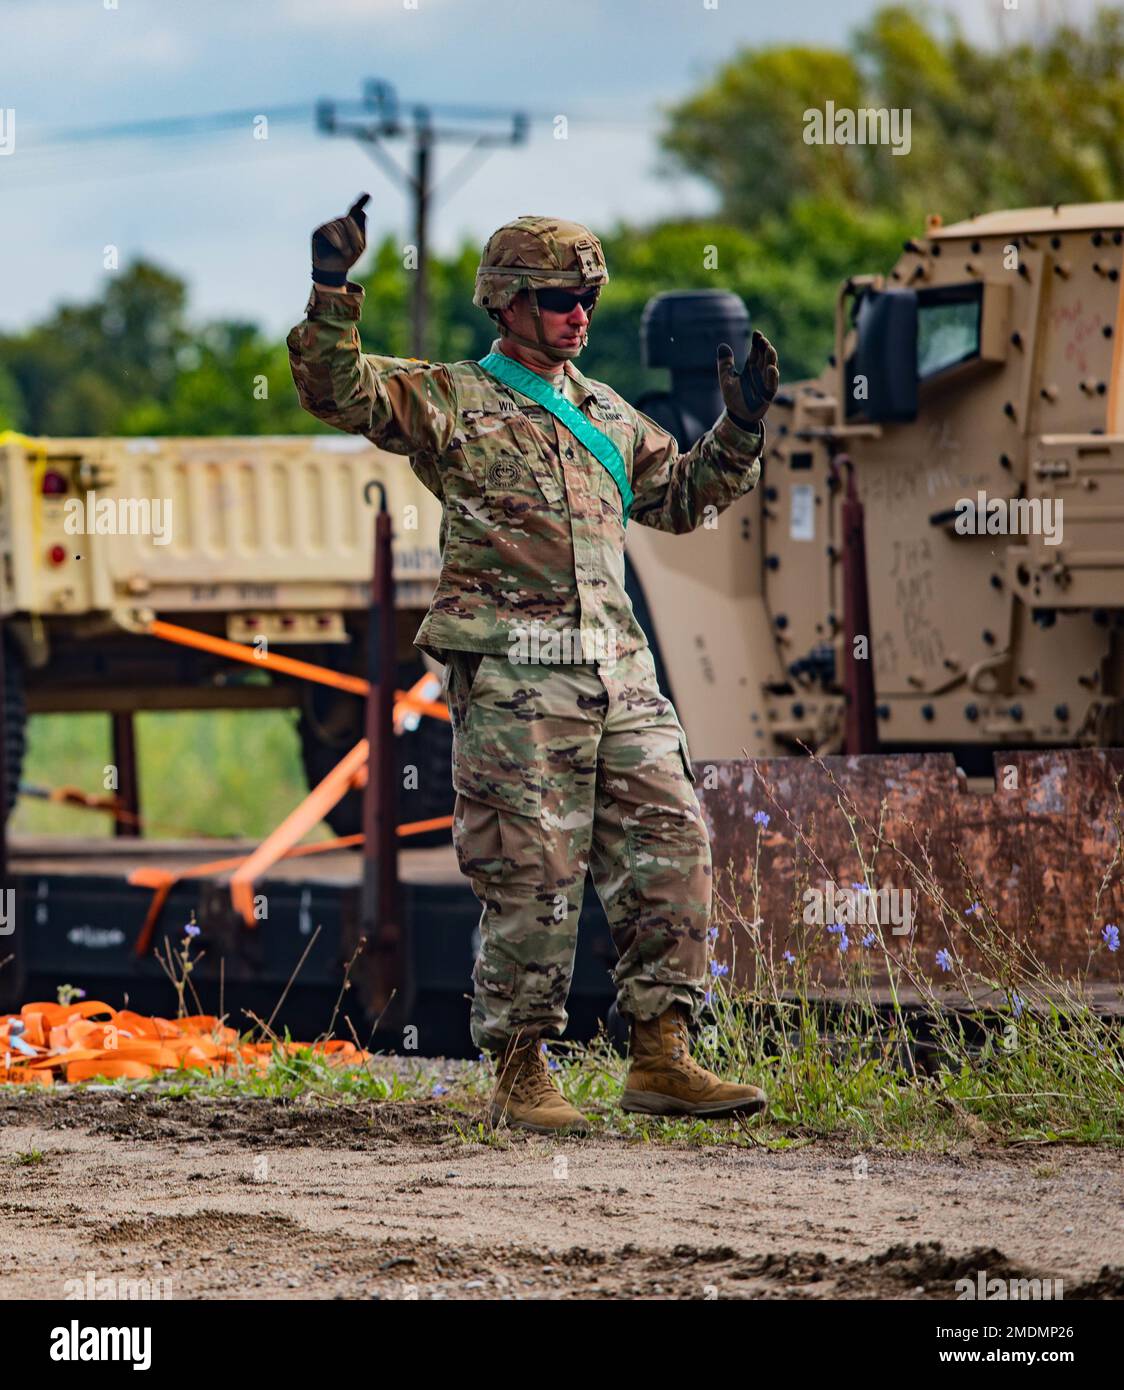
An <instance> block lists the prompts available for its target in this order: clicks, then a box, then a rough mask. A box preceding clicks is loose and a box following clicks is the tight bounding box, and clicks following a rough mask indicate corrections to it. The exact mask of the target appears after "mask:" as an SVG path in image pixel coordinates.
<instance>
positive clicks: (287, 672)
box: [147, 618, 449, 721]
mask: <svg viewBox="0 0 1124 1390" xmlns="http://www.w3.org/2000/svg"><path fill="white" fill-rule="evenodd" d="M147 631H148V633H149V635H150V636H152V637H159V638H161V640H162V641H165V642H178V643H179V645H180V646H181V647H194V648H196V650H198V651H202V652H212V653H213V654H214V655H215V656H225V657H228V658H229V659H230V660H231V661H245V662H246V663H248V664H249V665H250V666H257V667H258V668H259V669H262V668H264V669H265V670H267V671H277V672H279V673H280V674H281V675H284V676H296V677H297V678H298V679H300V680H306V681H314V682H316V684H318V685H331V686H335V688H336V689H337V690H346V691H348V692H349V693H350V694H352V695H367V694H369V693H370V690H371V685H370V682H369V681H366V680H364V679H363V677H362V676H348V675H345V674H344V673H343V672H342V671H333V670H332V669H331V668H330V667H328V666H316V665H314V664H313V663H312V662H311V661H297V660H296V659H295V658H293V657H291V656H274V655H273V653H272V652H259V651H257V650H256V649H255V648H253V647H250V646H247V645H246V643H245V642H231V641H228V640H227V638H225V637H212V636H211V634H210V633H208V632H197V631H196V630H195V629H194V628H192V627H180V626H179V625H178V624H177V623H166V622H164V621H163V620H162V619H160V618H154V619H153V620H152V622H150V623H149V624H148V627H147ZM430 679H431V677H429V676H428V675H426V676H423V677H422V678H421V680H419V681H416V682H415V683H414V684H413V685H412V686H411V687H410V689H409V690H396V691H395V692H394V716H395V719H396V721H400V720H401V716H402V713H403V712H405V711H407V710H412V711H413V712H414V713H416V714H428V715H430V716H431V717H432V718H434V719H444V720H446V721H447V720H448V718H449V710H448V708H447V706H445V705H443V704H441V703H439V702H438V701H436V700H427V699H425V698H424V697H423V696H422V695H421V693H420V692H421V690H422V689H423V688H424V687H425V685H426V683H427V682H428V681H429V680H430Z"/></svg>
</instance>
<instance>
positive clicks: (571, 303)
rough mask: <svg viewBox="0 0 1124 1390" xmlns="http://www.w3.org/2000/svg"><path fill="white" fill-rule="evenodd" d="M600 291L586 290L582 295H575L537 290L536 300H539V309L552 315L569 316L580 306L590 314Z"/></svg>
mask: <svg viewBox="0 0 1124 1390" xmlns="http://www.w3.org/2000/svg"><path fill="white" fill-rule="evenodd" d="M599 294H600V290H586V291H585V292H584V293H582V294H575V293H574V291H573V290H536V291H535V298H536V299H537V300H538V303H539V308H540V309H546V310H547V311H548V312H549V313H551V314H569V313H572V312H573V310H574V308H575V307H576V306H577V305H578V304H580V305H581V306H582V308H583V309H584V310H585V311H586V313H587V314H588V313H589V312H590V310H592V308H593V306H594V305H595V304H596V303H597V296H598V295H599Z"/></svg>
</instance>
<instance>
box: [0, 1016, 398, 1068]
mask: <svg viewBox="0 0 1124 1390" xmlns="http://www.w3.org/2000/svg"><path fill="white" fill-rule="evenodd" d="M308 1047H311V1048H312V1050H313V1052H314V1053H316V1054H317V1055H318V1056H321V1057H323V1058H324V1059H325V1060H326V1061H328V1062H331V1063H334V1064H342V1065H345V1066H360V1065H362V1064H363V1063H365V1062H368V1061H370V1058H371V1054H370V1053H369V1052H365V1051H363V1050H362V1049H361V1048H358V1047H356V1046H355V1044H354V1043H350V1042H345V1041H343V1040H342V1039H336V1040H332V1041H328V1042H318V1043H294V1042H288V1043H280V1042H273V1043H247V1042H239V1041H238V1033H237V1030H236V1029H234V1028H230V1027H227V1026H226V1025H224V1024H222V1023H220V1021H219V1020H218V1019H217V1018H215V1017H214V1016H212V1015H210V1014H197V1015H195V1016H194V1017H190V1018H177V1019H174V1020H173V1019H167V1018H156V1017H149V1016H147V1015H145V1014H137V1013H133V1012H132V1011H131V1010H129V1009H120V1010H118V1009H114V1008H113V1007H111V1006H110V1005H109V1004H105V1003H102V1001H101V1000H98V999H91V1000H86V1001H84V1002H82V1003H78V1004H25V1005H24V1006H23V1008H22V1009H21V1010H20V1011H19V1013H18V1014H0V1082H7V1083H10V1084H14V1085H41V1086H50V1085H52V1084H53V1083H54V1082H55V1081H56V1080H58V1079H64V1080H66V1081H89V1080H91V1079H92V1078H93V1077H96V1076H104V1077H108V1078H114V1077H122V1076H124V1077H133V1078H136V1079H138V1080H141V1079H147V1078H149V1077H153V1076H155V1075H156V1073H157V1072H162V1071H185V1070H186V1071H207V1072H211V1073H216V1072H220V1071H222V1070H224V1069H225V1068H227V1067H248V1068H252V1069H254V1070H257V1071H263V1070H264V1069H265V1068H266V1067H267V1066H268V1065H269V1061H270V1059H271V1057H272V1056H273V1055H274V1053H275V1051H278V1050H280V1051H282V1052H284V1053H285V1054H286V1055H288V1056H292V1055H293V1054H295V1053H297V1052H300V1051H303V1050H304V1049H306V1048H308Z"/></svg>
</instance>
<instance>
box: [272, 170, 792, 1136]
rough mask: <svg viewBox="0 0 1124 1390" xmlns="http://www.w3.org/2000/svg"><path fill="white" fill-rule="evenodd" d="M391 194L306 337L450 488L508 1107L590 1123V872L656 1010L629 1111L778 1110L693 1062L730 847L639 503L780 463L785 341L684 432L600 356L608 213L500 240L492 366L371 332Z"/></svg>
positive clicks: (453, 637)
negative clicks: (685, 718)
mask: <svg viewBox="0 0 1124 1390" xmlns="http://www.w3.org/2000/svg"><path fill="white" fill-rule="evenodd" d="M367 200H368V199H367V195H364V196H363V197H361V198H360V199H359V200H358V201H357V202H356V203H355V204H354V206H353V207H352V208H351V209H350V211H349V212H348V214H347V216H346V217H342V218H337V219H336V220H335V221H332V222H328V223H326V224H324V225H323V226H321V227H319V228H317V230H316V232H315V233H314V234H313V238H312V263H313V270H312V279H313V281H314V284H313V288H312V294H311V297H310V299H309V301H308V306H307V312H306V317H305V320H304V322H303V323H300V324H298V325H297V327H295V328H294V329H293V330H292V331H291V332H290V334H289V336H288V348H289V357H290V362H291V366H292V372H293V379H294V381H295V382H296V385H297V390H298V392H299V394H300V399H301V403H302V405H303V406H304V408H305V409H306V410H309V411H311V412H312V414H314V415H316V416H317V417H318V418H319V419H321V420H324V421H326V422H327V423H328V424H331V425H334V426H335V427H336V428H338V429H342V430H347V431H349V432H351V433H354V434H361V435H364V436H365V437H366V438H368V439H370V440H371V441H372V442H373V443H375V444H377V445H378V446H379V447H380V448H382V449H387V450H390V451H391V452H393V453H399V454H405V455H408V456H409V458H410V466H411V467H412V468H413V470H414V472H415V473H416V474H417V475H418V477H419V478H420V479H421V480H422V482H423V483H425V485H426V487H428V488H429V490H430V491H431V492H433V493H434V494H435V495H436V496H437V497H438V498H440V500H441V503H442V507H443V512H442V522H441V536H440V544H441V554H442V569H441V575H440V578H439V580H438V583H437V588H436V590H435V591H434V594H433V599H432V602H431V605H430V609H429V612H428V613H427V615H426V617H425V620H424V621H423V623H422V625H421V628H420V629H419V631H418V634H417V637H416V639H415V642H416V645H417V646H418V647H420V648H421V650H422V651H424V652H427V653H429V654H430V655H432V656H434V657H436V658H437V659H438V660H439V661H441V662H443V663H444V664H445V666H446V694H447V699H448V703H449V710H450V716H451V720H452V726H453V784H454V787H455V789H456V793H457V798H456V806H455V809H454V826H453V840H454V844H455V847H456V852H457V857H458V860H459V863H460V866H461V869H462V871H463V872H464V874H465V875H466V876H467V877H468V878H469V880H470V881H471V884H472V887H473V890H474V892H475V893H476V895H477V897H478V898H479V899H480V901H481V903H482V904H483V911H482V915H481V919H480V951H479V955H478V957H477V960H476V964H475V967H474V970H473V984H474V998H473V1004H472V1014H471V1029H472V1036H473V1039H474V1040H475V1042H476V1043H477V1045H478V1046H479V1047H481V1048H486V1049H489V1050H491V1051H494V1052H495V1053H497V1054H498V1063H497V1083H496V1090H495V1094H494V1096H493V1099H492V1116H493V1120H494V1121H496V1122H498V1121H499V1120H500V1119H501V1118H503V1117H505V1116H506V1118H507V1120H508V1122H509V1123H512V1124H517V1125H520V1126H522V1127H524V1128H527V1129H532V1130H536V1131H539V1132H542V1133H559V1132H573V1133H586V1132H587V1131H588V1126H587V1123H586V1120H585V1117H584V1116H583V1115H581V1114H580V1112H578V1111H577V1110H575V1109H574V1108H573V1107H572V1106H570V1105H569V1104H568V1103H567V1101H566V1100H565V1099H564V1097H563V1096H562V1095H561V1093H560V1092H559V1090H558V1089H557V1088H556V1086H555V1084H554V1081H553V1078H552V1077H551V1074H550V1071H549V1069H548V1066H547V1062H546V1058H545V1056H544V1046H545V1045H544V1044H543V1043H542V1041H541V1040H542V1039H543V1038H544V1037H545V1036H550V1035H554V1036H560V1035H561V1033H562V1031H563V1029H564V1028H565V1026H566V1022H567V1013H566V1000H567V997H568V994H569V988H570V978H571V973H572V970H573V961H574V950H575V945H576V941H577V927H578V916H579V913H580V909H581V902H582V892H583V887H584V883H585V877H586V870H587V868H592V871H593V877H594V882H595V884H596V887H597V891H598V894H599V895H600V898H601V901H602V903H603V904H604V907H605V914H606V916H607V918H608V921H609V927H610V930H611V932H612V935H613V941H614V944H615V946H616V949H617V952H618V954H619V961H618V964H617V966H616V969H615V971H614V981H615V983H616V987H617V992H618V993H617V998H618V1007H619V1009H620V1011H621V1013H622V1014H623V1015H626V1016H627V1017H628V1018H629V1020H630V1036H631V1048H630V1067H629V1072H628V1078H627V1081H626V1083H625V1090H624V1094H623V1096H622V1101H621V1103H622V1107H623V1108H624V1109H625V1110H629V1111H639V1112H643V1113H647V1114H657V1115H665V1114H680V1115H701V1116H724V1115H734V1114H744V1113H748V1112H751V1111H754V1110H759V1109H761V1108H762V1107H763V1106H764V1105H765V1103H766V1097H765V1094H764V1092H763V1091H761V1090H759V1089H758V1088H757V1087H755V1086H743V1085H733V1084H731V1083H728V1082H725V1081H723V1080H721V1079H720V1078H719V1077H717V1076H715V1075H714V1074H713V1073H711V1072H709V1071H707V1070H705V1069H704V1068H703V1067H701V1066H700V1065H699V1064H698V1063H696V1062H695V1061H694V1059H693V1058H692V1057H691V1054H690V1050H689V1038H688V1026H689V1023H690V1022H691V1021H692V1019H694V1018H695V1017H697V1015H698V1013H699V1011H700V1009H701V1007H702V1004H703V1002H704V994H705V982H704V978H703V974H704V965H705V959H706V932H707V925H708V921H709V915H710V903H711V864H710V846H709V841H708V838H707V832H706V828H705V825H704V823H703V821H702V818H701V815H700V812H699V805H698V801H697V799H696V796H695V792H694V788H693V786H692V783H693V782H694V774H693V772H692V770H691V763H690V758H689V754H688V750H687V741H686V737H685V735H684V733H683V729H682V727H681V726H680V724H679V720H678V718H677V717H676V714H675V710H674V709H673V708H672V706H671V703H670V701H668V700H667V699H666V698H665V697H664V696H663V695H662V694H661V693H660V690H659V687H658V685H657V682H656V675H655V668H654V664H653V660H652V655H651V652H650V651H649V649H648V645H647V641H646V639H645V637H644V633H643V631H642V630H641V628H640V626H639V624H638V623H637V621H636V618H635V617H634V615H633V612H632V605H631V602H630V601H629V599H628V597H627V595H626V593H625V582H624V532H625V525H626V523H627V522H628V521H629V520H632V521H634V522H638V523H639V524H640V525H642V526H654V527H656V528H657V529H659V530H662V531H672V532H676V533H681V532H686V531H691V530H693V529H694V528H695V527H696V526H698V525H699V524H700V522H701V521H702V520H703V517H704V509H714V510H716V511H721V510H723V509H724V508H726V507H728V506H729V505H730V504H731V503H732V502H734V501H735V500H736V499H737V498H739V497H741V496H742V495H743V494H744V493H746V492H748V491H749V490H750V489H751V488H753V487H754V486H755V485H756V483H757V481H758V478H759V477H760V472H761V463H760V457H761V454H762V452H763V450H764V446H765V429H764V423H763V422H764V417H765V413H766V411H767V410H768V408H769V404H770V402H771V401H772V399H773V397H774V396H775V395H776V392H777V389H778V387H779V384H780V376H779V371H778V367H777V355H776V352H775V351H774V350H773V348H772V347H771V346H770V344H769V343H768V341H767V340H766V339H765V338H764V337H763V335H762V334H760V333H756V332H755V333H754V335H753V341H752V343H751V346H750V351H749V355H748V358H747V361H746V363H745V366H744V368H743V370H742V371H741V372H740V373H739V372H738V371H737V370H736V367H735V364H734V354H733V351H732V350H731V349H730V348H729V347H728V346H726V345H725V344H722V345H721V346H720V347H719V349H718V364H717V365H718V374H719V378H720V382H721V388H722V395H723V399H724V401H725V405H726V409H725V410H724V411H723V413H722V415H721V417H720V418H719V420H718V421H717V423H716V424H715V425H714V426H713V428H712V429H710V430H709V431H708V432H707V433H706V434H704V435H703V436H702V438H701V439H700V440H699V441H698V442H697V443H696V444H695V445H694V447H693V448H692V449H690V450H689V451H688V452H687V453H685V454H681V453H680V452H679V449H678V446H677V445H676V442H675V440H674V439H673V438H672V437H671V436H670V435H669V434H667V433H666V431H664V430H662V429H661V428H660V427H659V426H658V425H656V424H655V422H654V421H652V420H650V419H649V418H648V417H647V416H646V415H643V414H642V413H641V412H640V411H638V410H635V409H634V408H633V407H632V406H631V405H629V403H628V402H627V401H625V400H624V399H623V398H622V397H621V396H619V395H617V393H616V392H615V391H613V390H612V388H611V387H608V386H605V385H603V384H602V383H601V382H599V381H592V380H590V379H589V378H587V377H585V376H583V375H582V373H581V372H579V371H578V369H577V368H576V366H575V365H574V359H575V358H576V357H577V356H578V355H579V353H580V352H581V350H582V348H583V347H584V346H585V344H586V341H587V338H588V334H589V324H590V319H591V317H592V315H593V312H594V309H595V308H596V305H597V302H598V298H599V296H600V293H601V290H602V288H603V286H604V285H606V284H607V283H608V278H609V277H608V273H607V270H606V266H605V258H604V254H603V252H602V248H601V243H600V242H599V241H598V239H597V237H595V236H594V235H593V234H592V233H591V232H590V231H589V230H588V229H587V228H585V227H583V226H581V225H580V224H578V223H576V222H567V221H563V220H562V219H560V218H555V217H529V216H525V217H519V218H516V220H515V221H514V222H510V223H508V224H507V225H506V226H503V227H501V228H500V229H499V230H498V231H497V232H495V233H494V235H493V236H492V237H491V239H490V240H489V242H488V244H487V246H486V247H485V249H484V254H483V258H482V259H481V262H480V267H479V269H478V271H477V273H476V291H475V294H474V296H473V303H474V304H476V305H477V306H479V307H480V308H482V309H484V310H485V311H486V312H487V313H488V315H489V316H490V317H491V319H492V320H493V321H494V323H495V324H496V326H497V329H498V330H499V335H500V336H499V337H498V338H497V339H496V341H495V342H494V343H493V344H492V351H491V352H490V353H489V354H488V356H486V357H485V358H484V359H483V360H482V361H480V362H473V361H465V362H450V363H439V362H421V361H416V360H413V359H405V358H396V357H380V356H369V355H365V354H363V353H361V352H360V348H359V333H358V329H357V323H358V319H359V315H360V313H361V312H362V307H363V290H362V288H361V287H360V286H359V285H356V284H353V283H352V282H350V281H349V280H348V279H347V272H348V270H349V269H350V268H351V267H352V266H353V265H354V264H355V262H356V261H357V260H358V259H359V257H360V256H361V254H362V253H363V250H364V248H365V245H366V215H365V213H364V211H363V208H364V206H365V204H366V202H367Z"/></svg>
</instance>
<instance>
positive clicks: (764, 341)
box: [718, 328, 781, 429]
mask: <svg viewBox="0 0 1124 1390" xmlns="http://www.w3.org/2000/svg"><path fill="white" fill-rule="evenodd" d="M718 380H719V383H720V385H721V387H722V399H723V400H724V401H725V403H726V413H727V414H728V415H729V416H730V418H731V419H732V420H733V422H734V424H735V425H741V426H742V427H743V428H744V429H753V428H754V426H756V425H757V424H759V423H760V422H761V421H762V420H763V419H764V418H765V412H766V411H767V410H768V409H769V407H770V406H771V405H772V403H773V397H774V396H775V395H776V394H777V392H778V391H779V390H780V385H781V373H780V367H779V366H778V364H777V350H776V348H775V347H774V346H773V345H772V343H771V342H770V341H769V340H768V338H766V337H765V335H764V333H761V332H759V331H758V330H757V329H756V328H755V329H754V330H753V338H752V339H751V341H750V344H749V353H748V354H747V356H746V359H745V366H744V367H743V368H742V369H741V371H740V372H739V371H738V369H737V367H736V366H735V365H734V349H733V348H732V347H731V346H730V345H729V343H719V344H718Z"/></svg>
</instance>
